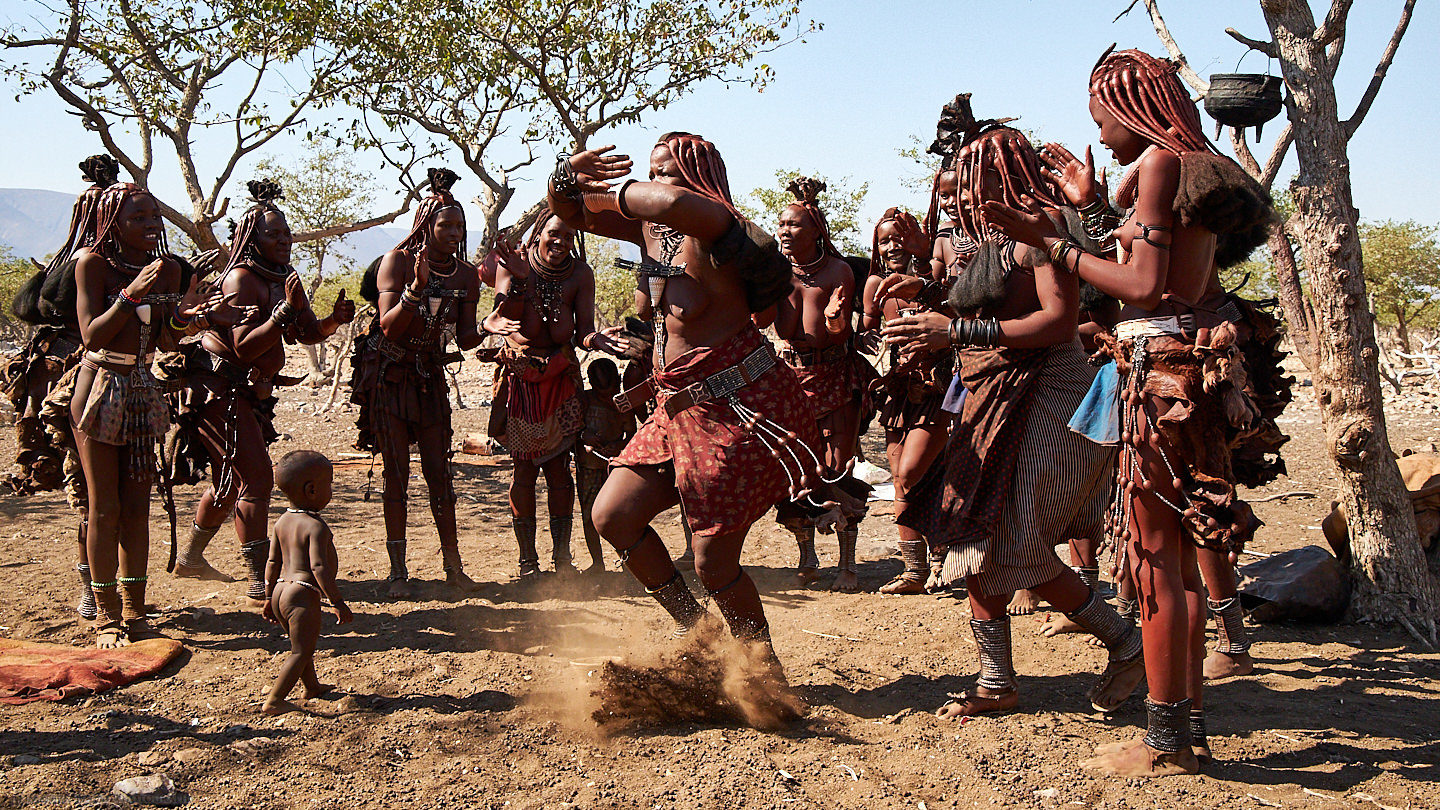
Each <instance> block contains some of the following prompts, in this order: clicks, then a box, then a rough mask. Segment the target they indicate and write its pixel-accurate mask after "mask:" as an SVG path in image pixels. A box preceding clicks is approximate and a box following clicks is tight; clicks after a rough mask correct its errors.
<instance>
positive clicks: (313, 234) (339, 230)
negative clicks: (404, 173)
mask: <svg viewBox="0 0 1440 810" xmlns="http://www.w3.org/2000/svg"><path fill="white" fill-rule="evenodd" d="M419 198H420V192H419V191H418V190H416V189H414V188H411V189H410V191H409V192H408V193H407V194H406V195H405V199H404V200H403V201H402V202H401V204H400V207H399V208H396V209H395V210H394V211H391V212H390V213H388V214H381V215H380V216H378V217H371V218H370V219H365V220H361V221H359V222H352V223H350V224H348V225H334V226H332V227H329V228H321V229H319V230H314V231H301V232H299V233H297V234H295V242H296V244H299V243H301V242H313V241H315V240H317V239H329V238H331V237H335V236H344V235H345V234H347V233H355V232H356V231H363V230H365V229H367V228H374V227H375V226H377V225H388V224H390V223H391V222H394V221H395V220H397V219H399V218H400V215H401V214H404V213H405V212H406V211H409V210H410V204H411V203H413V202H415V200H417V199H419Z"/></svg>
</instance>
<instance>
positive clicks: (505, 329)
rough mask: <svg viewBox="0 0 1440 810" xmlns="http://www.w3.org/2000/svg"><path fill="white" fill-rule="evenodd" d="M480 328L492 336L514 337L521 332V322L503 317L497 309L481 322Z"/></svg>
mask: <svg viewBox="0 0 1440 810" xmlns="http://www.w3.org/2000/svg"><path fill="white" fill-rule="evenodd" d="M480 328H481V329H484V330H485V331H486V332H489V333H490V334H492V335H502V336H503V335H513V334H515V333H516V332H519V331H520V322H519V321H518V320H516V319H514V318H507V317H505V316H504V315H501V314H500V311H499V310H498V309H497V310H496V311H494V312H492V313H490V314H489V315H486V316H485V320H483V321H481V322H480Z"/></svg>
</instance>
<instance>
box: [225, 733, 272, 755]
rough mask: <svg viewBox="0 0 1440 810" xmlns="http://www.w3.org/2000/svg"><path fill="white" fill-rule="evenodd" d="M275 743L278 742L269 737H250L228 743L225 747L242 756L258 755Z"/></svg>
mask: <svg viewBox="0 0 1440 810" xmlns="http://www.w3.org/2000/svg"><path fill="white" fill-rule="evenodd" d="M277 745H279V743H278V742H276V741H275V740H272V739H271V738H269V737H252V738H250V739H248V740H239V741H237V742H233V743H230V744H229V745H227V746H225V747H226V748H229V749H230V750H231V751H234V752H235V753H237V754H239V755H241V756H244V757H258V756H260V755H261V754H263V753H265V752H266V751H269V750H270V749H272V748H274V747H275V746H277Z"/></svg>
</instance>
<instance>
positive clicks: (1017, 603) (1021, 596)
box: [1005, 591, 1040, 616]
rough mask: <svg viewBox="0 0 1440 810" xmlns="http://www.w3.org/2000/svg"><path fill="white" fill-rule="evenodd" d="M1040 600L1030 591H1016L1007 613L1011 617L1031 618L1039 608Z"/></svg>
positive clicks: (1006, 609) (1006, 610)
mask: <svg viewBox="0 0 1440 810" xmlns="http://www.w3.org/2000/svg"><path fill="white" fill-rule="evenodd" d="M1039 604H1040V599H1039V597H1037V596H1035V594H1033V593H1031V592H1029V591H1016V592H1015V597H1014V598H1013V599H1011V600H1010V605H1009V606H1008V607H1006V608H1005V612H1006V613H1009V614H1010V615H1011V616H1029V615H1030V614H1031V613H1034V612H1035V608H1036V607H1037V606H1039Z"/></svg>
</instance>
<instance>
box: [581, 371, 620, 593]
mask: <svg viewBox="0 0 1440 810" xmlns="http://www.w3.org/2000/svg"><path fill="white" fill-rule="evenodd" d="M585 373H586V376H587V377H588V378H589V380H590V388H589V389H588V390H586V391H585V393H584V401H585V430H584V432H583V433H581V434H580V443H581V444H582V445H583V447H582V448H581V450H580V452H578V453H576V454H575V484H576V488H577V489H579V490H580V521H581V523H582V524H583V525H584V527H585V545H586V547H587V548H589V549H590V561H591V562H590V567H589V568H587V569H585V573H587V574H591V573H594V574H598V573H600V572H602V571H604V570H605V558H604V556H603V555H602V554H601V552H600V533H599V532H597V531H595V523H594V522H593V521H592V520H591V519H590V507H592V506H593V505H594V504H595V496H596V495H598V494H600V487H601V486H602V485H603V484H604V483H605V477H606V475H607V474H608V473H609V471H610V459H611V458H614V457H615V456H617V455H619V454H620V451H621V450H624V449H625V444H626V442H628V441H630V437H631V436H633V435H635V414H634V413H633V412H632V413H621V412H620V409H619V408H617V407H615V395H616V394H618V393H620V371H619V369H617V368H616V367H615V362H614V361H613V360H611V359H610V358H608V357H599V358H596V359H595V360H592V361H590V367H589V368H587V369H586V372H585Z"/></svg>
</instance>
